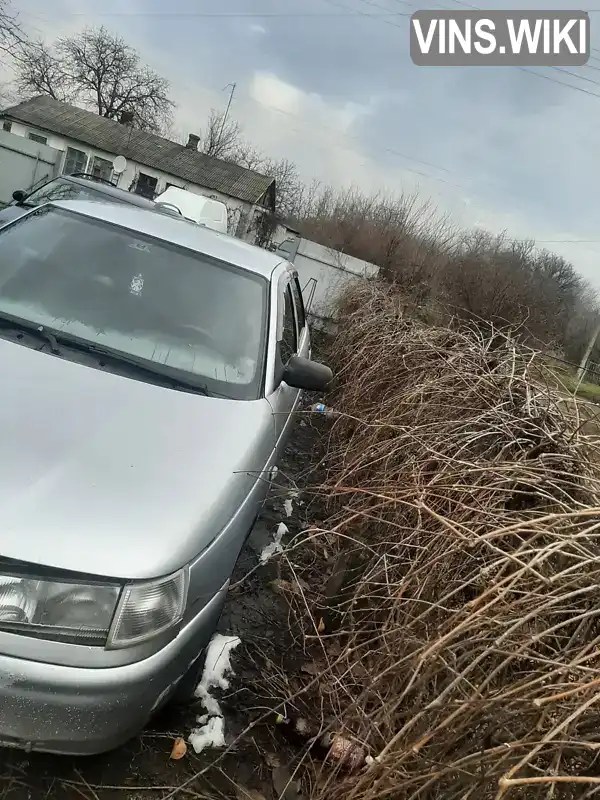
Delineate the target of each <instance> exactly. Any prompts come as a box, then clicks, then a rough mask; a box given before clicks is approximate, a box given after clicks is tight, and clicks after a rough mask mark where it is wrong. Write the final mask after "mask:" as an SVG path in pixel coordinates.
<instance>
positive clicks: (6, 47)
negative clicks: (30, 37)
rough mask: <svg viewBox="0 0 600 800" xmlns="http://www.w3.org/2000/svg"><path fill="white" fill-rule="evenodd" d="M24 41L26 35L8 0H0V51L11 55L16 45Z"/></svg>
mask: <svg viewBox="0 0 600 800" xmlns="http://www.w3.org/2000/svg"><path fill="white" fill-rule="evenodd" d="M26 42H27V37H26V35H25V33H24V31H23V28H22V27H21V24H20V22H19V18H18V15H17V13H16V11H13V9H12V8H11V4H10V0H0V53H4V54H5V55H13V54H14V52H15V50H16V49H17V47H18V46H19V45H24V44H25V43H26Z"/></svg>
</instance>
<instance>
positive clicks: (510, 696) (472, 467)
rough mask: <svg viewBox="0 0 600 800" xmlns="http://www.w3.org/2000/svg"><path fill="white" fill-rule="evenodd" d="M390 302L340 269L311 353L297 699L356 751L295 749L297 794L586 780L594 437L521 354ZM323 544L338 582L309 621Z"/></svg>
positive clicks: (407, 795) (570, 790) (598, 538)
mask: <svg viewBox="0 0 600 800" xmlns="http://www.w3.org/2000/svg"><path fill="white" fill-rule="evenodd" d="M398 309H399V304H398V301H397V296H396V294H395V293H394V292H393V291H392V290H390V289H389V288H388V289H385V288H382V287H373V286H362V287H359V286H354V287H353V288H352V290H351V292H350V293H349V294H347V295H346V296H345V297H344V299H343V313H342V314H341V324H340V330H339V333H338V335H337V337H336V339H335V342H334V343H333V345H332V351H331V354H330V355H331V361H332V362H333V364H334V365H335V367H336V370H337V373H338V376H337V379H336V388H335V390H334V392H333V394H332V397H331V398H330V400H331V403H332V405H333V408H334V409H335V410H336V417H335V419H334V421H333V423H332V430H331V433H330V442H329V448H328V453H327V456H326V460H325V467H326V479H325V484H324V485H323V486H321V487H320V490H319V491H320V492H321V494H323V495H326V496H327V497H328V498H329V510H330V516H329V517H328V519H326V521H325V522H324V523H323V524H322V525H320V526H319V529H318V530H317V529H315V530H313V531H309V532H308V535H307V537H306V540H305V543H304V544H303V545H302V546H301V547H300V552H301V553H303V554H304V557H301V556H300V555H299V554H298V553H297V554H296V555H297V556H298V557H297V558H294V562H295V563H294V570H295V577H296V579H297V580H299V581H300V582H301V583H302V585H303V586H305V587H314V588H312V590H311V589H308V588H307V590H306V595H305V596H306V607H305V611H306V610H308V611H310V612H311V613H310V614H309V615H307V614H306V613H304V614H303V615H302V614H301V615H300V619H299V620H298V623H299V626H300V628H301V630H302V631H304V634H305V643H306V647H307V648H308V650H309V653H310V654H311V656H310V657H311V658H313V659H314V660H315V662H316V663H317V669H313V670H311V675H314V676H315V677H305V679H304V680H303V686H304V688H303V690H302V691H303V701H302V702H303V706H302V708H303V711H304V713H309V714H310V715H312V717H313V718H316V719H317V720H318V721H320V722H321V725H322V726H323V727H326V728H329V729H330V730H331V729H333V730H337V731H338V732H341V733H343V734H345V735H347V736H349V737H352V738H353V739H355V740H357V741H358V742H360V743H361V744H362V745H363V746H364V747H366V748H367V749H368V750H369V751H370V753H371V755H372V756H373V757H374V758H375V761H374V763H372V764H371V766H370V767H368V768H365V769H364V770H363V771H361V772H359V773H355V774H351V775H348V774H347V773H343V772H342V771H338V770H337V769H335V767H334V765H333V764H327V763H326V764H325V766H324V767H319V766H317V765H315V766H314V767H313V771H312V773H311V774H312V778H311V780H310V781H308V783H310V785H311V798H313V800H325V799H327V800H342V799H343V800H367V798H368V799H369V800H370V799H371V798H378V799H379V800H384V799H385V798H394V800H417V798H418V799H419V800H428V799H429V798H431V799H432V800H433V798H440V800H442V798H443V800H488V798H489V800H495V799H498V800H499V798H501V797H502V798H527V799H529V798H531V800H533V799H534V798H535V800H537V798H539V799H540V800H542V798H544V799H546V798H554V800H556V799H557V798H585V797H591V793H592V791H593V790H594V789H595V790H597V789H598V785H599V784H600V772H599V770H598V762H597V753H598V750H599V749H600V734H599V733H598V731H599V729H600V650H599V646H600V602H599V600H600V588H599V587H600V532H599V528H600V522H599V519H600V481H599V480H598V458H599V457H600V447H599V441H598V438H597V436H593V435H592V434H590V433H584V430H585V429H586V428H585V425H584V424H583V422H584V417H583V412H582V409H581V407H580V406H579V405H577V404H576V402H575V401H574V400H569V399H565V398H563V397H562V396H561V395H560V394H559V393H558V392H557V391H556V390H554V389H552V388H549V385H547V384H546V383H545V382H544V375H545V372H544V367H543V366H542V365H540V366H536V356H535V353H534V352H533V351H531V350H528V349H525V348H523V347H520V346H519V345H518V344H517V343H516V342H515V341H514V340H513V339H511V338H509V337H507V336H504V335H502V334H498V333H496V332H494V335H493V336H488V337H486V336H484V335H482V333H481V331H480V330H479V329H478V328H477V327H473V326H470V325H467V326H464V325H462V324H461V325H458V326H456V327H454V328H452V329H450V328H441V327H440V328H432V327H429V326H426V325H424V324H421V323H420V322H418V321H415V320H406V319H403V318H402V316H401V314H400V313H399V310H398ZM325 554H327V555H328V556H329V557H330V562H329V563H331V562H332V561H335V559H336V556H339V555H340V554H343V555H344V556H345V558H347V559H348V561H349V562H351V563H352V565H353V566H352V572H351V573H350V574H351V575H353V576H354V577H352V578H351V579H350V580H349V581H348V583H347V586H346V587H345V590H344V591H343V592H341V593H340V598H341V599H340V600H339V604H338V606H337V607H336V613H337V615H338V625H337V627H334V628H331V629H328V628H326V629H325V630H324V631H323V630H321V635H317V623H316V621H315V620H314V618H313V617H312V612H313V611H314V609H315V608H318V607H322V605H323V603H324V598H323V595H322V594H321V592H322V589H321V588H320V587H321V586H322V583H323V578H322V575H323V572H324V571H325V569H326V568H325V561H324V559H325V558H326V555H325ZM290 559H292V556H291V555H290ZM295 702H296V707H298V701H295ZM287 707H288V708H290V707H293V704H291V705H288V706H287ZM307 710H308V711H307ZM315 763H316V762H315Z"/></svg>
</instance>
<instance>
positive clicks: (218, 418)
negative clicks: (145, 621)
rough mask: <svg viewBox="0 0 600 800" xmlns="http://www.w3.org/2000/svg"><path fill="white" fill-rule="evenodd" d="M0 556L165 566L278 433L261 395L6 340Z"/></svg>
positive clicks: (235, 498) (221, 507) (229, 507)
mask: <svg viewBox="0 0 600 800" xmlns="http://www.w3.org/2000/svg"><path fill="white" fill-rule="evenodd" d="M0 374H1V375H2V383H1V388H0V396H1V398H2V401H1V402H0V556H4V557H5V558H10V559H17V560H21V561H27V562H31V563H35V564H43V565H46V566H49V567H54V568H59V569H66V570H75V571H78V572H86V573H91V574H94V575H100V576H112V577H115V578H125V579H129V578H150V577H156V576H159V575H164V574H167V573H168V572H170V571H172V570H175V569H177V568H178V567H180V566H182V565H183V564H185V563H186V562H187V561H189V560H190V559H192V558H193V557H194V556H195V555H196V554H198V553H199V552H200V551H201V550H202V549H204V547H205V546H207V545H208V544H209V543H210V541H212V539H214V537H215V535H216V534H217V533H218V532H219V531H220V530H221V529H222V527H223V526H224V525H225V524H227V522H229V519H230V518H231V515H232V513H233V512H234V511H235V509H236V507H237V505H238V504H239V503H240V502H241V501H242V500H243V498H244V497H246V495H247V494H248V492H249V491H250V489H251V487H252V486H253V485H254V483H255V482H256V480H257V479H258V475H257V472H258V471H259V470H260V469H261V468H263V467H264V465H265V463H266V461H267V459H268V457H269V455H270V452H271V449H272V447H273V441H274V422H273V417H272V412H271V408H270V406H269V404H268V402H267V401H266V400H257V401H253V402H243V401H235V400H223V399H219V398H214V397H204V396H201V395H198V394H190V393H185V392H179V391H175V390H172V389H167V388H164V387H160V386H154V385H150V384H147V383H142V382H140V381H136V380H132V379H131V378H127V377H121V376H119V375H114V374H111V373H107V372H103V371H101V370H98V369H94V368H93V367H89V366H86V365H82V364H79V363H74V362H70V361H67V360H63V359H61V358H57V357H55V356H51V355H47V354H46V353H43V352H38V351H37V350H32V349H29V348H27V347H24V346H22V345H19V344H15V343H13V342H9V341H5V340H0Z"/></svg>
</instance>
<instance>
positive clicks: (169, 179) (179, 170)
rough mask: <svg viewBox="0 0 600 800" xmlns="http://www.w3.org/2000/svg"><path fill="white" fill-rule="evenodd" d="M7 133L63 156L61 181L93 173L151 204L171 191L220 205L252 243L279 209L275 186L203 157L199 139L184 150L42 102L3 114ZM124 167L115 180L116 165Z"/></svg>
mask: <svg viewBox="0 0 600 800" xmlns="http://www.w3.org/2000/svg"><path fill="white" fill-rule="evenodd" d="M0 118H1V119H2V127H3V129H4V131H7V132H10V133H13V134H16V135H18V136H24V137H27V138H28V139H31V140H33V141H34V142H37V143H39V144H43V145H49V146H50V147H53V148H55V149H56V150H59V151H61V153H62V156H61V157H60V159H59V162H60V163H59V164H58V165H57V174H72V173H74V172H87V173H93V174H94V175H96V176H97V177H101V178H104V179H106V180H111V181H112V182H113V183H114V184H115V185H117V186H119V187H120V188H122V189H127V190H128V191H132V192H136V193H137V194H141V195H144V196H146V197H150V198H152V197H154V196H155V195H157V194H160V193H161V192H162V191H163V190H164V189H166V188H167V187H168V186H179V187H180V188H183V189H187V190H188V191H191V192H195V193H197V194H202V195H206V196H208V197H212V198H214V199H216V200H222V201H223V202H224V203H225V204H226V205H227V209H228V218H229V219H228V226H229V232H230V233H233V234H235V235H236V236H240V237H241V238H244V239H247V240H249V241H254V240H255V239H256V235H257V229H258V228H259V227H260V226H259V223H260V220H261V219H262V218H263V217H264V215H265V213H268V212H272V211H273V210H274V207H275V188H276V187H275V180H274V179H273V178H270V177H268V176H266V175H261V174H260V173H258V172H254V171H253V170H249V169H245V168H244V167H240V166H238V165H237V164H231V163H229V162H227V161H221V160H220V159H217V158H211V157H210V156H206V155H204V154H203V153H199V152H198V142H199V137H198V136H195V135H194V134H190V135H189V139H188V143H187V145H185V146H183V145H181V144H177V143H176V142H172V141H170V140H169V139H164V138H162V137H161V136H157V135H156V134H154V133H148V132H147V131H140V130H137V129H135V128H132V127H131V126H130V125H128V124H126V123H125V120H124V121H123V122H122V123H121V122H117V121H115V120H111V119H106V118H105V117H101V116H98V115H97V114H94V113H93V112H91V111H86V110H85V109H82V108H78V107H77V106H72V105H70V104H68V103H61V102H59V101H58V100H55V99H54V98H52V97H49V96H47V95H40V96H38V97H34V98H32V99H31V100H26V101H25V102H23V103H19V104H18V105H16V106H12V107H11V108H7V109H6V110H4V111H3V112H2V113H1V114H0ZM116 156H124V157H125V159H126V160H127V167H126V169H125V171H124V172H123V173H121V174H120V175H115V174H114V173H113V160H114V158H115V157H116Z"/></svg>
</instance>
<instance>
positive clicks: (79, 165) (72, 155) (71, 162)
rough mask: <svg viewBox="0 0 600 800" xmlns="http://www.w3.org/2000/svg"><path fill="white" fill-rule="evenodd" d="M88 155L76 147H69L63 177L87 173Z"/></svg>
mask: <svg viewBox="0 0 600 800" xmlns="http://www.w3.org/2000/svg"><path fill="white" fill-rule="evenodd" d="M86 164H87V154H86V153H84V152H83V151H82V150H76V149H75V148H74V147H67V155H66V156H65V163H64V166H63V175H72V174H73V173H74V172H85V165H86Z"/></svg>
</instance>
